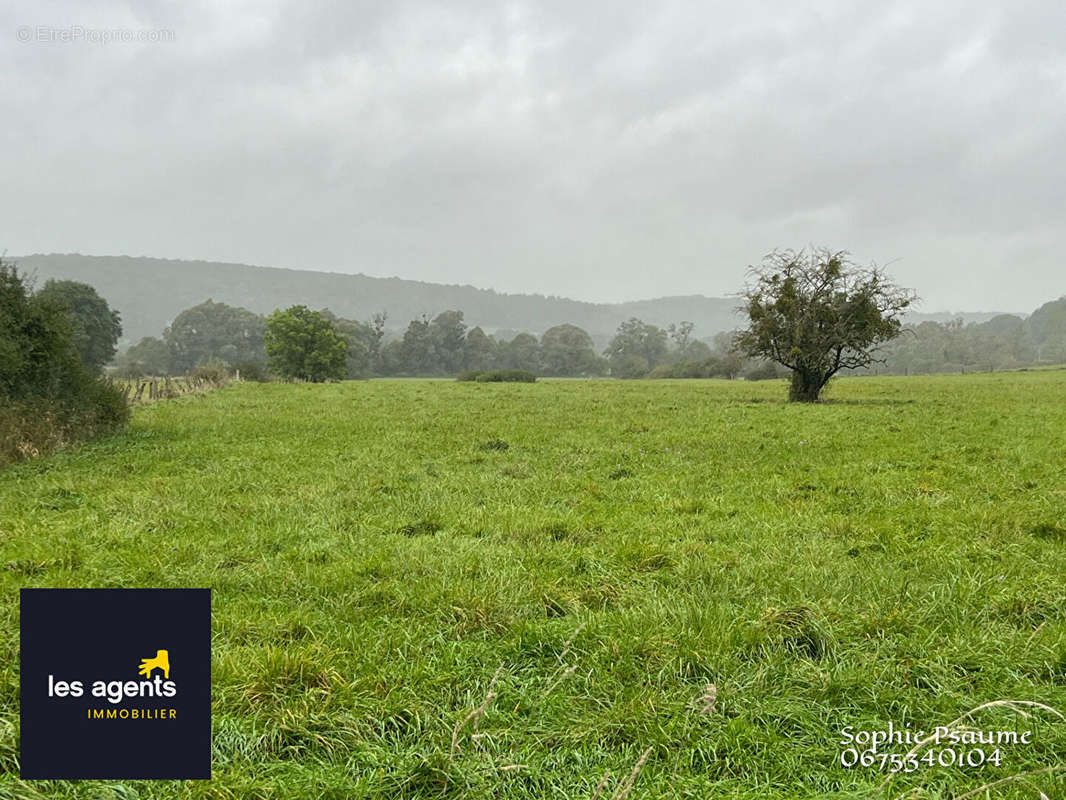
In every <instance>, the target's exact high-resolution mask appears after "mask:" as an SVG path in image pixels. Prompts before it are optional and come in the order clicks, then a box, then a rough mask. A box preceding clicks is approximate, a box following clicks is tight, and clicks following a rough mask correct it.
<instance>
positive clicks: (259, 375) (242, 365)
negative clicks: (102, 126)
mask: <svg viewBox="0 0 1066 800" xmlns="http://www.w3.org/2000/svg"><path fill="white" fill-rule="evenodd" d="M233 372H234V374H235V375H240V376H241V380H245V381H254V382H256V383H264V382H266V381H268V380H270V376H269V375H267V371H266V370H265V369H264V368H263V365H262V364H259V363H257V362H255V361H241V362H239V363H237V364H234V365H233Z"/></svg>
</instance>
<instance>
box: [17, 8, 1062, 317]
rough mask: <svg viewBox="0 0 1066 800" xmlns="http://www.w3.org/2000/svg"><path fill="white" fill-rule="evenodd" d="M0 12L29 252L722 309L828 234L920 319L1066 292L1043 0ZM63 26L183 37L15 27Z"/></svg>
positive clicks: (1056, 88) (1054, 84)
mask: <svg viewBox="0 0 1066 800" xmlns="http://www.w3.org/2000/svg"><path fill="white" fill-rule="evenodd" d="M227 8H228V9H229V10H226V9H227ZM234 9H235V10H234ZM2 13H3V21H4V25H5V27H6V29H7V30H8V31H9V32H10V34H9V37H10V38H9V41H8V42H7V43H6V44H5V46H4V47H3V48H0V59H2V62H0V66H2V68H3V69H2V72H0V92H2V97H3V99H4V100H5V103H4V107H5V110H6V111H7V118H8V120H9V121H10V122H9V124H8V125H7V126H5V130H4V132H3V133H2V134H0V136H2V141H3V142H4V149H5V155H6V156H7V157H6V158H5V159H4V160H3V162H2V170H3V172H2V175H3V179H4V181H5V186H6V188H7V191H6V192H5V195H4V199H3V201H2V202H3V204H4V208H3V220H4V223H3V225H2V226H0V237H2V241H0V247H6V248H7V250H8V251H9V252H11V253H28V252H34V251H45V252H51V251H60V252H65V251H80V252H89V253H129V254H146V255H158V256H166V257H179V258H181V257H184V258H205V259H217V260H231V261H244V262H248V263H258V264H270V265H279V266H293V267H304V268H323V269H336V270H342V271H353V272H355V271H361V272H366V273H369V274H378V275H388V274H398V275H401V276H404V277H412V278H419V279H423V280H439V281H445V282H461V283H473V284H476V285H482V286H491V287H494V288H497V289H499V290H503V291H539V292H544V293H551V294H562V295H569V296H574V297H579V298H587V299H597V300H620V299H631V298H639V297H649V296H656V295H663V294H682V293H697V292H698V293H704V294H712V295H713V294H723V293H726V292H730V291H732V290H734V289H736V288H737V287H738V286H739V285H740V284H741V283H742V281H743V272H744V268H745V266H746V265H747V264H749V263H751V262H753V261H756V260H758V259H759V258H760V256H761V255H762V254H763V253H765V252H766V251H768V250H770V249H772V248H774V247H779V246H801V245H803V244H805V243H808V242H813V243H823V242H824V243H827V244H831V245H833V246H840V247H847V248H849V249H850V250H852V251H853V252H854V253H855V255H856V256H857V257H858V258H860V259H861V260H878V261H882V262H884V261H889V260H896V259H898V261H895V263H894V264H893V266H892V270H893V272H894V273H895V274H896V276H897V278H898V279H899V280H900V281H901V282H903V283H906V284H908V285H911V286H914V287H916V288H917V289H918V290H919V292H920V293H921V294H922V295H923V296H924V297H925V298H926V303H925V307H926V308H927V309H929V310H935V309H941V308H954V309H959V308H970V309H977V308H983V309H993V308H995V309H1012V310H1014V309H1016V310H1028V309H1031V308H1032V307H1033V306H1035V305H1036V304H1038V303H1039V302H1042V301H1043V300H1046V299H1049V298H1051V297H1054V296H1058V295H1060V294H1062V293H1064V292H1066V280H1064V279H1063V274H1064V272H1063V269H1062V266H1061V264H1060V263H1059V256H1058V253H1059V252H1060V251H1061V250H1062V249H1063V244H1066V242H1064V241H1063V240H1064V239H1066V232H1064V231H1063V230H1062V226H1061V223H1060V221H1059V220H1060V218H1061V216H1062V209H1063V207H1064V202H1063V201H1064V199H1066V198H1064V196H1063V195H1064V191H1063V185H1064V179H1066V168H1064V166H1063V159H1062V158H1061V156H1060V155H1059V151H1060V149H1061V145H1060V144H1059V143H1060V142H1061V141H1063V140H1064V138H1066V102H1064V100H1066V47H1064V46H1063V45H1066V11H1064V7H1062V6H1061V4H1057V3H1055V2H1053V1H1052V0H1048V1H1047V2H1041V3H1023V4H1017V3H1011V4H1007V3H961V2H954V3H953V2H948V3H938V4H933V5H930V4H927V3H917V2H889V3H883V4H855V3H844V2H841V3H817V4H777V3H750V4H735V3H730V4H726V3H669V2H667V3H662V4H655V5H654V7H653V6H652V5H649V4H644V3H618V2H609V3H608V2H588V3H570V2H567V3H563V2H544V3H511V4H499V3H490V2H453V3H428V2H397V3H336V4H326V5H318V4H301V3H295V2H278V3H274V4H269V3H268V4H255V5H251V4H250V5H248V6H246V7H243V6H228V7H227V6H223V5H221V4H213V3H190V4H169V3H168V4H163V3H158V4H154V5H152V4H149V5H145V6H140V5H139V6H137V7H136V8H134V7H133V6H131V5H125V4H122V3H95V4H93V5H92V6H91V7H87V6H85V5H79V4H74V3H69V4H63V3H59V4H52V5H48V6H42V5H37V4H30V3H24V4H22V5H21V7H17V8H14V9H12V8H10V7H9V8H8V9H7V10H6V11H4V12H2ZM72 24H79V25H83V26H85V27H97V28H107V27H127V28H167V29H171V30H173V31H174V34H175V41H173V42H166V43H157V44H128V43H111V44H107V45H103V44H98V45H93V44H88V43H67V44H63V43H36V42H35V43H30V44H20V43H18V42H16V41H15V31H16V29H17V28H18V27H19V26H22V25H31V26H32V25H54V26H64V25H72Z"/></svg>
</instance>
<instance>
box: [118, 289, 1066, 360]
mask: <svg viewBox="0 0 1066 800" xmlns="http://www.w3.org/2000/svg"><path fill="white" fill-rule="evenodd" d="M271 320H274V322H273V325H274V327H275V331H276V335H275V336H273V337H271V336H270V335H268V329H269V328H270V327H271V324H272V323H271ZM387 322H388V320H387V317H386V315H385V314H384V313H379V314H375V315H373V316H372V317H371V318H370V319H369V320H365V321H360V320H350V319H344V318H341V317H338V316H336V315H335V314H333V313H332V312H330V311H329V310H328V309H322V310H319V311H312V310H310V309H307V308H306V307H304V306H293V307H292V308H290V309H286V310H283V311H281V310H279V311H275V312H274V313H273V314H271V315H267V316H262V315H259V314H255V313H253V312H251V311H248V310H247V309H244V308H239V307H235V306H230V305H226V304H224V303H216V302H213V301H211V300H208V301H206V302H204V303H200V304H199V305H196V306H193V307H192V308H189V309H186V310H185V311H183V312H181V313H180V314H178V316H177V317H176V318H175V319H174V321H173V322H172V323H171V325H170V326H169V327H168V328H167V329H166V330H165V331H164V332H163V335H162V336H161V337H145V338H143V339H141V340H140V341H139V342H137V343H136V344H135V345H133V346H132V347H130V348H129V349H128V350H127V351H126V352H125V353H123V354H122V356H121V357H120V358H119V359H118V362H117V364H118V373H119V374H121V375H124V376H137V375H159V376H162V375H180V374H187V373H189V372H190V371H192V370H193V369H195V368H196V367H197V366H203V365H205V364H208V363H211V364H216V365H224V366H226V367H228V368H229V369H231V370H234V369H235V370H239V371H240V372H241V375H242V376H244V377H246V378H253V379H254V378H258V377H260V376H265V375H266V374H267V372H268V366H271V367H272V368H271V369H270V370H269V371H271V372H273V373H275V374H278V375H282V376H292V377H300V378H302V379H305V380H325V379H343V378H369V377H375V376H409V377H443V376H453V375H457V374H459V373H462V372H466V371H484V370H498V369H514V370H525V371H528V372H532V373H534V374H536V375H541V376H559V377H598V376H611V377H617V378H645V377H650V378H729V379H734V378H746V379H750V380H758V379H764V378H775V377H783V376H786V375H788V374H789V370H788V368H786V367H785V366H782V365H780V364H775V363H773V361H772V360H771V359H770V358H768V357H766V356H765V355H757V356H752V355H750V352H751V348H750V342H749V346H748V347H747V348H745V347H744V346H743V344H744V342H743V340H742V338H738V337H739V334H740V332H739V331H730V332H720V333H717V334H715V335H714V336H711V337H708V338H707V339H700V338H697V336H696V331H695V326H694V325H693V324H692V323H691V322H686V321H682V322H679V323H677V324H675V325H669V326H667V327H666V328H661V327H658V326H656V325H652V324H650V323H646V322H643V321H642V320H640V319H638V318H632V319H629V320H627V321H625V322H623V323H622V324H621V325H620V326H619V327H618V329H617V331H616V332H615V335H614V336H613V337H612V339H611V340H610V342H609V343H608V344H607V347H606V348H605V349H604V350H603V351H602V352H600V351H598V350H597V348H596V346H595V344H594V342H593V339H592V337H591V336H590V335H589V333H588V332H587V331H585V330H584V329H582V328H580V327H578V326H576V325H570V324H562V325H556V326H553V327H551V328H549V329H548V330H546V331H545V332H544V333H543V334H541V335H539V336H537V335H534V334H532V333H517V334H513V335H510V336H502V337H501V336H498V335H491V334H488V333H486V332H485V331H484V330H483V329H482V328H481V327H479V326H473V327H470V326H468V325H467V324H466V322H465V319H464V315H463V312H462V311H458V310H449V311H443V312H441V313H439V314H437V315H436V316H433V317H429V316H420V317H418V318H416V319H413V320H411V321H410V322H409V323H408V325H407V327H406V328H405V329H404V330H403V332H402V333H399V332H396V331H390V330H388V328H387ZM301 337H303V339H304V340H305V341H306V342H313V343H314V344H312V345H311V349H310V352H311V353H312V355H313V357H312V362H316V360H317V362H316V363H310V364H306V365H305V364H302V363H298V361H299V358H298V354H299V353H301V352H303V348H304V346H303V345H300V346H296V345H294V342H296V343H298V342H299V340H300V338H301ZM270 341H273V342H274V345H273V346H274V350H275V356H274V358H273V360H271V359H270V358H269V357H268V343H269V342H270ZM879 355H880V359H879V360H873V361H872V362H871V363H869V364H865V365H861V364H857V365H855V370H856V371H857V372H859V373H862V372H877V373H879V374H926V373H934V372H959V371H974V370H991V369H1010V368H1018V367H1025V366H1033V365H1038V364H1045V363H1064V362H1066V299H1060V300H1057V301H1054V302H1051V303H1047V304H1045V305H1044V306H1042V307H1041V308H1040V309H1038V310H1037V311H1036V312H1034V313H1033V314H1032V315H1031V316H1030V317H1029V318H1028V319H1022V318H1021V317H1016V316H1012V315H1001V316H998V317H995V318H993V319H992V320H989V321H988V322H984V323H971V324H969V325H963V324H962V323H961V322H959V321H953V322H948V323H939V322H922V323H921V324H919V325H916V326H902V327H901V331H900V335H899V336H897V337H895V338H894V339H892V340H891V341H888V342H886V343H885V344H884V345H883V347H882V348H881V349H880V350H879Z"/></svg>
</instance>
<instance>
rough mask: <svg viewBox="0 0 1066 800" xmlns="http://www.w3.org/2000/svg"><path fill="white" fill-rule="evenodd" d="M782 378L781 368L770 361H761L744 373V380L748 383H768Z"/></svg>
mask: <svg viewBox="0 0 1066 800" xmlns="http://www.w3.org/2000/svg"><path fill="white" fill-rule="evenodd" d="M783 377H784V375H783V374H782V368H781V367H779V366H777V364H775V363H774V362H772V361H763V362H762V363H759V364H755V365H754V366H752V367H751V368H750V369H747V370H745V371H744V379H745V380H748V381H770V380H774V379H775V378H783Z"/></svg>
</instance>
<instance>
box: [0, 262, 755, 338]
mask: <svg viewBox="0 0 1066 800" xmlns="http://www.w3.org/2000/svg"><path fill="white" fill-rule="evenodd" d="M11 260H12V261H15V262H17V264H18V265H19V268H20V269H21V270H22V271H24V272H26V273H28V274H30V275H36V278H37V282H38V284H42V283H44V281H46V280H48V279H49V278H61V279H70V280H76V281H82V282H84V283H88V284H90V285H91V286H93V287H94V288H95V289H96V290H97V291H98V292H99V293H100V294H101V295H102V296H103V297H105V298H106V299H107V301H108V303H110V304H111V307H112V308H115V309H117V310H118V311H119V312H120V313H121V314H122V325H123V338H124V339H125V340H127V341H136V340H138V339H140V338H141V337H142V336H158V335H159V334H160V333H161V332H162V330H163V328H164V327H166V326H167V325H168V324H169V323H170V322H171V320H173V319H174V317H175V316H177V315H178V313H179V312H181V311H183V310H184V309H186V308H189V307H190V306H193V305H196V304H197V303H201V302H203V301H204V300H207V299H208V298H211V299H213V300H215V301H216V302H222V303H228V304H230V305H236V306H243V307H244V308H247V309H250V310H252V311H255V312H257V313H260V314H266V313H269V312H271V311H273V310H274V309H275V308H285V307H287V306H290V305H293V304H294V303H303V304H304V305H307V306H310V307H311V308H315V309H318V308H329V309H330V310H331V311H333V312H334V313H335V314H337V315H338V316H341V317H346V318H348V319H360V320H362V319H368V318H369V317H370V315H371V314H373V313H375V312H377V311H385V312H387V313H388V315H389V322H388V326H389V327H390V328H394V329H403V328H406V327H407V323H408V322H409V321H410V320H412V319H414V318H416V317H418V316H420V315H422V314H428V315H430V316H433V315H435V314H437V313H439V312H441V311H446V310H448V309H458V310H460V311H462V312H463V313H464V315H465V319H466V322H467V324H468V325H470V326H474V325H480V326H481V327H482V328H484V329H485V330H486V331H488V332H489V333H491V332H493V331H495V330H498V329H509V330H520V331H530V332H533V333H541V332H543V331H545V330H547V329H548V328H550V327H551V326H553V325H559V324H561V323H564V322H569V323H572V324H574V325H579V326H580V327H582V328H585V329H586V330H587V331H589V333H591V334H593V335H594V336H595V337H596V338H597V339H600V338H602V337H605V336H608V335H610V334H612V333H613V332H614V330H615V329H616V328H617V327H618V325H619V323H621V322H622V321H624V320H626V319H628V318H629V317H632V316H639V317H640V318H641V319H643V320H644V321H645V322H651V323H653V324H656V325H662V326H665V325H668V324H670V323H671V322H680V321H681V320H690V321H692V322H694V323H695V324H696V333H697V335H699V336H710V335H711V334H713V333H716V332H718V331H723V330H729V329H732V328H734V327H736V326H737V324H738V322H739V320H738V318H737V317H736V316H735V312H734V309H735V307H736V306H737V302H738V301H737V300H736V299H735V298H716V297H703V296H700V295H692V296H688V297H663V298H659V299H657V300H641V301H637V302H632V303H615V304H607V303H586V302H581V301H579V300H568V299H566V298H563V297H545V296H543V295H538V294H501V293H498V292H495V291H492V290H491V289H478V288H475V287H473V286H457V285H453V284H441V283H425V282H422V281H411V280H404V279H402V278H374V277H370V276H368V275H347V274H342V273H336V272H312V271H309V270H295V269H277V268H274V267H254V266H249V265H247V264H223V263H217V262H211V261H176V260H169V259H162V258H132V257H129V256H83V255H78V254H67V255H60V254H49V255H40V254H36V255H30V256H22V257H18V258H12V259H11Z"/></svg>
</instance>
